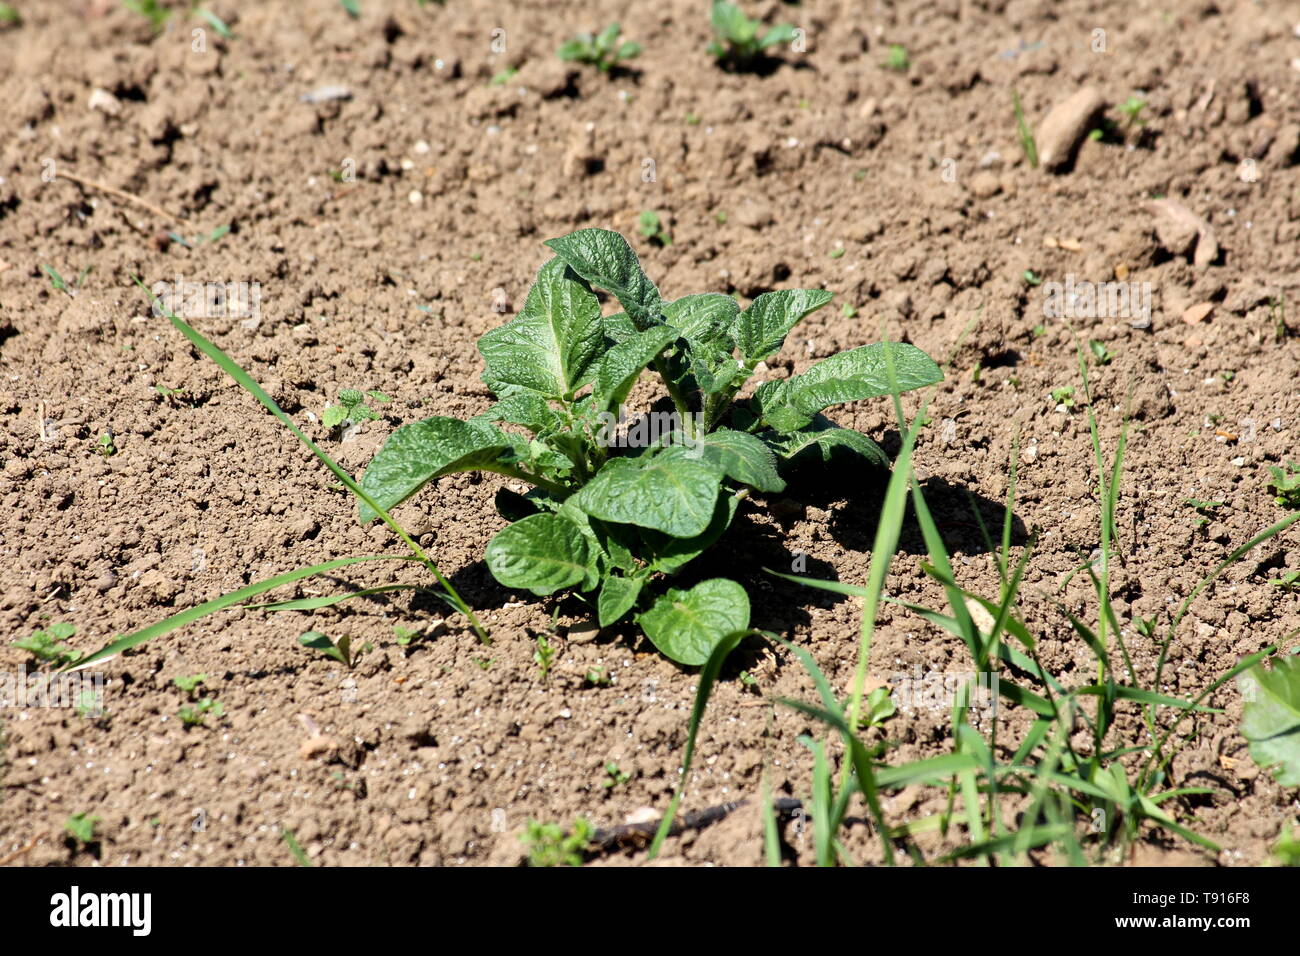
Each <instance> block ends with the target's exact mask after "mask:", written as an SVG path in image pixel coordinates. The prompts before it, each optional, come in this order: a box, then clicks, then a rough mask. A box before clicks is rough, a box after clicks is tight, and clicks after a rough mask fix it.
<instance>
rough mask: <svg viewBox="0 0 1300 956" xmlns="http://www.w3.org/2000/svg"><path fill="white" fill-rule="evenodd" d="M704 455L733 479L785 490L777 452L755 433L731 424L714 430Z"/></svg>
mask: <svg viewBox="0 0 1300 956" xmlns="http://www.w3.org/2000/svg"><path fill="white" fill-rule="evenodd" d="M855 434H856V433H855ZM704 458H705V460H707V461H711V462H713V463H714V464H715V465H717V466H718V467H719V468H721V469H722V471H723V474H725V475H726V476H727V477H728V478H730V479H731V480H732V481H738V482H740V483H741V484H742V485H749V486H750V487H751V488H753V489H754V490H755V491H769V492H777V491H784V490H785V482H784V481H782V480H781V476H780V475H778V474H777V473H776V456H775V455H774V454H772V450H771V449H770V448H768V447H767V446H766V445H765V444H763V443H762V442H761V441H759V440H758V439H757V438H755V437H754V436H753V435H747V434H745V433H744V432H738V431H734V430H732V429H730V428H719V429H717V430H716V431H712V432H710V433H709V434H707V435H705V436H704Z"/></svg>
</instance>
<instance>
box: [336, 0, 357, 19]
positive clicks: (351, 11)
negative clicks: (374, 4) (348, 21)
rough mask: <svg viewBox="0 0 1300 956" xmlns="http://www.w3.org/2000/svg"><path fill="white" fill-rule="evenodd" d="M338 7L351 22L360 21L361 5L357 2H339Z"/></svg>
mask: <svg viewBox="0 0 1300 956" xmlns="http://www.w3.org/2000/svg"><path fill="white" fill-rule="evenodd" d="M339 6H341V7H342V8H343V12H344V13H346V14H347V15H348V16H350V17H351V18H352V19H353V20H359V19H361V3H360V2H359V0H339Z"/></svg>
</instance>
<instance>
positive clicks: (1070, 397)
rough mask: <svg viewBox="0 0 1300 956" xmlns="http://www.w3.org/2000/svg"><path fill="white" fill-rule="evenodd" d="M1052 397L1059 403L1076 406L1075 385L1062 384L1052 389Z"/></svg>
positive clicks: (1069, 406)
mask: <svg viewBox="0 0 1300 956" xmlns="http://www.w3.org/2000/svg"><path fill="white" fill-rule="evenodd" d="M1051 399H1052V401H1053V402H1055V403H1056V404H1057V405H1064V406H1065V407H1066V408H1074V386H1073V385H1062V386H1061V387H1060V388H1054V389H1052V393H1051Z"/></svg>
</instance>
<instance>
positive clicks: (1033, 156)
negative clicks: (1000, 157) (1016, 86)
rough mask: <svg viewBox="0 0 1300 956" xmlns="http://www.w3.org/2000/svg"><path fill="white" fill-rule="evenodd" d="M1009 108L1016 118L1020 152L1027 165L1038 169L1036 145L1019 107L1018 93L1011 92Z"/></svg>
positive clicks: (1031, 130) (1022, 110)
mask: <svg viewBox="0 0 1300 956" xmlns="http://www.w3.org/2000/svg"><path fill="white" fill-rule="evenodd" d="M1011 108H1012V111H1013V112H1014V113H1015V117H1016V137H1017V138H1018V139H1019V140H1020V151H1021V152H1022V153H1024V154H1025V159H1027V160H1029V165H1030V166H1032V167H1033V168H1034V169H1037V168H1038V143H1037V142H1035V140H1034V131H1033V129H1031V128H1030V126H1029V121H1028V120H1026V119H1025V111H1024V109H1023V108H1022V107H1021V105H1020V92H1019V91H1018V90H1012V91H1011Z"/></svg>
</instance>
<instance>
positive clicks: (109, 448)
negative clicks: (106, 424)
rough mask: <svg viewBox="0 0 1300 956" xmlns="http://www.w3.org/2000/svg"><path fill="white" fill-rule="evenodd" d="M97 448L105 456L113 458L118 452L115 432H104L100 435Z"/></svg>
mask: <svg viewBox="0 0 1300 956" xmlns="http://www.w3.org/2000/svg"><path fill="white" fill-rule="evenodd" d="M95 450H96V451H97V452H99V453H100V454H101V455H103V456H104V457H105V458H112V457H113V456H114V455H116V454H117V446H116V445H115V444H113V433H112V432H111V431H107V432H104V434H102V435H100V436H99V441H97V442H96V443H95Z"/></svg>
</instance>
